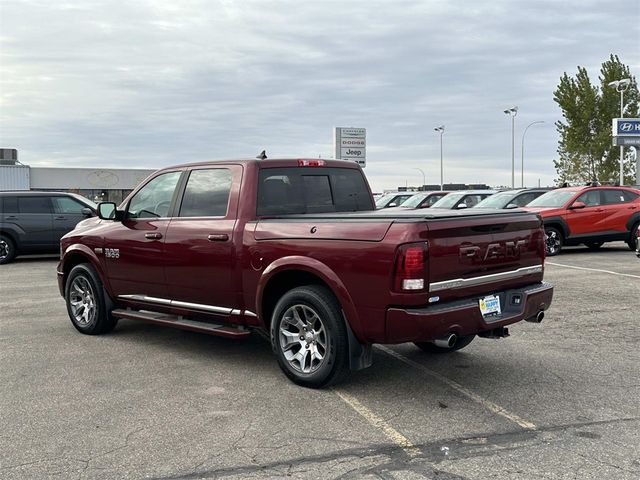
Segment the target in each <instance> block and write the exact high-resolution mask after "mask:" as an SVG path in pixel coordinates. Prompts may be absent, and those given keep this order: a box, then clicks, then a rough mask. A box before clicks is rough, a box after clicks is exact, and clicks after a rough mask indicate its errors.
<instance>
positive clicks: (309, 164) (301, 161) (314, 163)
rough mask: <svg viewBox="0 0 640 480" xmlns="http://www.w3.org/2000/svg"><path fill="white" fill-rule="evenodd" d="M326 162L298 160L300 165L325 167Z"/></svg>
mask: <svg viewBox="0 0 640 480" xmlns="http://www.w3.org/2000/svg"><path fill="white" fill-rule="evenodd" d="M326 164H327V162H325V161H324V160H298V166H299V167H324V166H325V165H326Z"/></svg>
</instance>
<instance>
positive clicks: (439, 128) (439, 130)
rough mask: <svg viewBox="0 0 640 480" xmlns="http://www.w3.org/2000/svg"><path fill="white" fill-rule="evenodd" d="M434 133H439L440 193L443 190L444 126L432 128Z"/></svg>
mask: <svg viewBox="0 0 640 480" xmlns="http://www.w3.org/2000/svg"><path fill="white" fill-rule="evenodd" d="M434 130H435V131H436V132H439V133H440V191H441V192H442V191H443V190H444V169H443V161H442V134H444V125H440V126H439V127H436V128H434Z"/></svg>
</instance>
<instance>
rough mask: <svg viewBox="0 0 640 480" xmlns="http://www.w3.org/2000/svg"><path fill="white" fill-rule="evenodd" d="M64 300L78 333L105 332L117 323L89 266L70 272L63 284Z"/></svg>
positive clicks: (98, 280)
mask: <svg viewBox="0 0 640 480" xmlns="http://www.w3.org/2000/svg"><path fill="white" fill-rule="evenodd" d="M64 297H65V300H66V302H67V312H68V313H69V318H70V319H71V323H72V324H73V326H74V327H75V328H76V330H78V331H79V332H81V333H84V334H87V335H100V334H101V333H108V332H110V331H111V330H113V328H114V327H115V326H116V323H117V322H118V320H117V319H116V318H114V317H112V316H111V312H110V311H109V310H108V308H107V301H106V299H105V294H104V289H103V287H102V281H101V280H100V277H99V276H98V274H97V273H96V272H95V270H94V269H93V267H92V266H91V265H89V264H86V263H82V264H80V265H76V266H75V267H73V268H72V269H71V272H69V276H68V277H67V283H66V285H65V295H64Z"/></svg>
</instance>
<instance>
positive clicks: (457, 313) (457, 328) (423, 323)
mask: <svg viewBox="0 0 640 480" xmlns="http://www.w3.org/2000/svg"><path fill="white" fill-rule="evenodd" d="M491 294H492V295H498V296H499V297H500V304H501V307H502V313H501V315H499V316H497V317H492V318H486V319H485V318H483V316H482V314H481V313H480V307H479V304H478V301H479V299H480V298H481V297H472V298H468V299H464V300H458V301H454V302H448V303H443V304H440V305H431V306H428V307H423V308H389V309H387V315H386V327H385V328H386V339H387V343H402V342H426V341H430V340H435V339H436V338H442V337H444V336H446V335H448V334H449V333H455V334H457V335H471V334H475V333H479V332H482V331H485V330H491V329H494V328H496V327H501V326H504V325H510V324H512V323H516V322H519V321H521V320H525V319H527V318H531V317H534V316H535V315H536V314H537V313H538V312H539V311H541V310H546V309H548V308H549V305H551V300H552V298H553V285H551V284H549V283H546V282H540V283H535V284H532V285H527V286H526V287H522V288H515V289H511V290H503V291H500V292H491ZM518 297H519V298H520V303H519V304H517V303H516V302H515V300H516V298H518Z"/></svg>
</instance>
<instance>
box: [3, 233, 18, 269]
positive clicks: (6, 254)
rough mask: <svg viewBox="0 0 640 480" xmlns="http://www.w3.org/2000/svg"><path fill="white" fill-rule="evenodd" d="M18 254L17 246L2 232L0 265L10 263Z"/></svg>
mask: <svg viewBox="0 0 640 480" xmlns="http://www.w3.org/2000/svg"><path fill="white" fill-rule="evenodd" d="M15 256H16V246H15V244H14V243H13V240H11V239H10V238H9V237H7V236H6V235H2V234H0V265H2V264H4V263H9V262H10V261H11V260H13V259H14V258H15Z"/></svg>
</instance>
